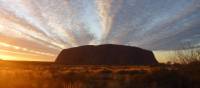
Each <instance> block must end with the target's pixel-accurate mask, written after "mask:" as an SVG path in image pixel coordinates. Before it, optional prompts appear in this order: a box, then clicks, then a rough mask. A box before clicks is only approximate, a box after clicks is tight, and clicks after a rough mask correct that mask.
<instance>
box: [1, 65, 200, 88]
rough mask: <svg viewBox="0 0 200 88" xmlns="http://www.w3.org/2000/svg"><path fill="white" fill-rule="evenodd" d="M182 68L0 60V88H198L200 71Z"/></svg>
mask: <svg viewBox="0 0 200 88" xmlns="http://www.w3.org/2000/svg"><path fill="white" fill-rule="evenodd" d="M186 67H188V66H185V65H184V66H182V65H181V66H178V67H174V66H169V65H166V66H64V65H56V64H53V63H28V62H7V61H0V88H175V87H176V88H199V87H200V85H199V82H200V77H199V74H200V72H199V70H200V69H198V68H196V69H193V68H186ZM188 69H189V70H188Z"/></svg>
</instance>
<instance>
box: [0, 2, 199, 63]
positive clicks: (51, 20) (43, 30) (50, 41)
mask: <svg viewBox="0 0 200 88" xmlns="http://www.w3.org/2000/svg"><path fill="white" fill-rule="evenodd" d="M99 44H122V45H129V46H137V47H141V48H144V49H149V50H152V51H169V50H177V49H181V48H182V47H183V46H187V45H189V46H192V47H199V46H200V0H0V59H3V60H30V61H54V60H55V59H56V57H57V55H58V54H59V52H60V51H61V50H62V49H66V48H71V47H77V46H81V45H99Z"/></svg>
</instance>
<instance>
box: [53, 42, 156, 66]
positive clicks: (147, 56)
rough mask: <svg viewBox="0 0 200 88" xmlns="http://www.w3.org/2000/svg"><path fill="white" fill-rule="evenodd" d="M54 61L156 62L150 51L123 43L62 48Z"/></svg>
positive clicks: (92, 63)
mask: <svg viewBox="0 0 200 88" xmlns="http://www.w3.org/2000/svg"><path fill="white" fill-rule="evenodd" d="M56 63H59V64H66V65H152V64H157V63H158V62H157V60H156V59H155V57H154V55H153V53H152V52H151V51H148V50H145V49H141V48H137V47H131V46H124V45H114V44H105V45H98V46H93V45H85V46H79V47H74V48H70V49H64V50H63V51H62V52H61V53H60V54H59V56H58V57H57V59H56Z"/></svg>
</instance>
